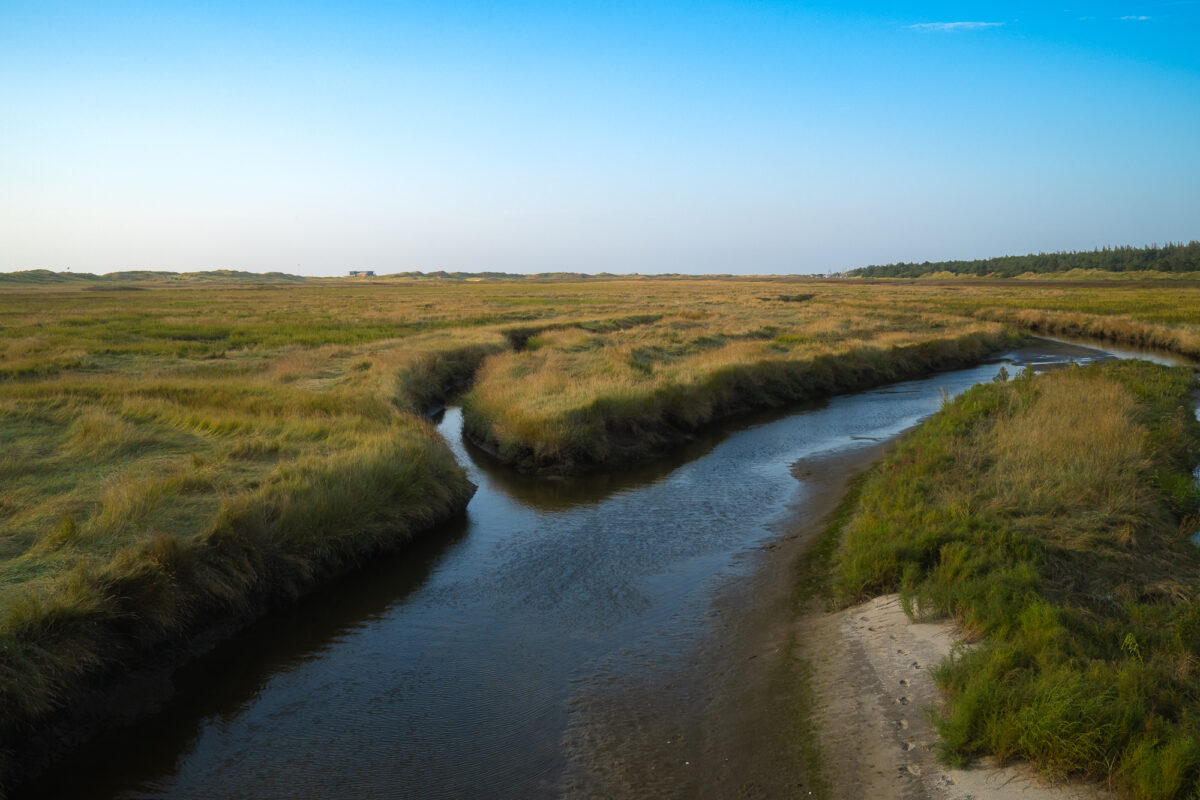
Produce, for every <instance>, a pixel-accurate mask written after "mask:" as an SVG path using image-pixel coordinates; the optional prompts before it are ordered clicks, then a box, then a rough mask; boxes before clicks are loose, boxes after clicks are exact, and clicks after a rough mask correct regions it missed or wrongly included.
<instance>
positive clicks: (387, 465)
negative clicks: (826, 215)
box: [0, 273, 1195, 786]
mask: <svg viewBox="0 0 1200 800" xmlns="http://www.w3.org/2000/svg"><path fill="white" fill-rule="evenodd" d="M0 285H2V287H3V288H2V289H0V482H2V485H3V492H2V493H0V747H3V748H5V749H7V750H9V751H10V754H13V755H14V759H13V760H10V761H9V762H8V764H7V765H6V766H4V767H3V769H4V771H3V772H2V773H0V786H2V785H3V784H4V783H5V782H6V781H8V780H10V779H11V776H12V775H14V774H19V773H20V772H21V771H22V764H21V762H20V760H19V759H18V755H19V754H22V753H23V752H25V751H23V749H22V748H26V750H29V749H31V748H32V747H33V746H32V745H30V744H29V742H32V741H39V742H44V741H45V740H44V739H38V738H37V737H36V736H35V735H34V734H37V733H39V732H44V731H45V729H46V725H47V724H48V722H49V721H52V720H58V719H60V718H61V717H63V715H67V716H69V714H70V712H71V710H72V709H73V708H75V707H76V706H77V705H78V704H79V703H80V701H81V700H83V699H86V698H87V697H88V696H89V695H90V694H92V693H93V692H95V691H96V690H97V689H99V688H102V687H103V686H104V685H105V684H106V681H109V680H110V679H112V678H113V677H115V676H119V675H120V674H122V673H123V672H124V671H126V670H128V669H129V668H131V667H132V666H135V665H137V664H138V663H140V660H141V659H143V657H145V656H146V654H147V653H148V652H150V651H152V650H155V649H156V648H159V649H161V648H167V649H169V648H172V647H186V643H187V641H188V640H189V637H191V636H193V635H194V634H195V632H196V631H199V630H202V629H204V628H206V627H211V626H213V625H219V624H220V623H221V622H222V621H225V620H229V619H233V618H241V617H246V616H252V615H253V614H254V613H256V612H257V611H258V610H261V608H263V607H264V606H265V605H266V604H268V603H271V602H278V601H280V600H286V599H287V598H289V597H292V596H294V595H295V594H296V593H298V592H302V591H305V590H307V589H308V588H309V587H311V586H313V585H315V583H317V582H319V581H320V580H321V579H322V578H323V577H324V576H326V575H328V574H331V573H332V572H336V571H339V570H341V569H344V568H346V567H348V566H350V565H352V564H353V563H355V562H357V561H358V560H361V559H364V558H368V557H370V555H371V554H372V553H374V552H376V551H377V550H379V549H385V548H392V547H395V546H397V545H398V544H399V543H401V542H402V541H404V540H405V539H406V538H408V537H410V536H412V535H414V534H415V533H416V532H418V531H420V530H422V529H424V528H425V527H428V525H429V524H430V523H431V522H432V521H433V520H435V519H439V518H442V517H444V516H446V515H448V514H450V513H451V512H453V511H454V510H455V509H458V508H461V507H462V506H463V505H464V504H465V502H466V499H467V497H468V496H469V493H470V490H471V489H470V486H469V485H468V483H467V481H466V479H465V476H464V475H463V473H462V471H461V470H460V469H459V468H458V467H457V466H456V465H455V464H454V463H453V459H452V458H451V456H450V453H449V451H448V449H447V448H446V447H445V445H444V443H443V442H442V441H441V440H440V439H439V438H438V437H437V436H435V435H434V434H433V433H432V432H431V430H430V428H429V426H428V425H427V424H426V423H425V422H424V421H423V419H422V415H423V412H425V411H427V410H428V409H429V408H430V407H431V406H434V405H436V404H438V403H440V402H442V401H443V400H444V398H445V394H446V392H447V390H449V389H452V388H455V387H462V386H465V385H466V384H467V383H469V382H470V381H471V379H472V376H475V382H474V385H473V388H472V390H471V391H470V393H469V394H468V396H467V401H466V412H467V419H468V425H469V426H470V429H471V430H472V432H473V433H474V434H475V435H476V436H477V438H479V439H481V440H483V441H485V442H490V443H492V444H493V445H494V446H496V447H497V449H499V450H500V451H502V452H503V454H504V455H505V456H506V457H507V458H508V459H509V460H510V461H511V462H514V463H518V464H523V465H532V466H547V465H550V466H552V467H554V468H557V469H569V468H573V467H578V466H587V465H595V464H603V463H613V462H614V461H615V460H619V459H621V458H625V457H632V456H639V455H645V454H649V453H653V452H656V451H657V450H658V449H660V448H662V447H664V446H666V445H668V444H670V443H672V442H674V441H676V440H678V439H679V438H681V437H683V436H686V435H687V432H688V431H691V430H693V429H695V428H696V427H698V426H701V425H703V424H705V423H706V422H708V421H710V420H712V419H715V418H716V417H719V416H723V415H727V414H731V413H736V412H738V411H740V410H747V409H749V408H754V407H762V406H769V405H779V404H783V403H788V402H794V401H796V400H801V399H805V398H809V397H815V396H820V395H825V394H829V393H832V392H835V391H840V390H846V389H853V388H858V387H861V386H866V385H872V384H877V383H881V382H885V381H888V380H894V379H896V378H900V377H904V376H906V375H911V374H916V373H919V372H927V371H930V370H934V369H940V368H945V367H949V366H954V365H956V364H959V363H963V362H965V361H970V360H973V359H976V358H978V357H980V356H981V355H982V354H983V353H984V352H986V351H988V350H991V349H994V348H996V347H999V346H1001V345H1003V344H1004V343H1006V342H1010V341H1012V337H1011V334H1007V333H1005V332H1004V331H1003V330H1002V328H1003V325H1002V324H1001V323H999V322H994V321H989V320H984V319H981V318H974V317H972V316H971V315H972V314H974V313H975V312H977V311H979V310H980V309H982V308H985V307H986V308H992V307H1004V308H1009V307H1017V306H1020V304H1021V303H1026V302H1033V301H1034V300H1037V298H1044V297H1048V296H1051V295H1053V294H1054V292H1058V291H1060V290H1059V289H1048V288H1047V287H1044V286H1038V287H1033V288H1025V289H1022V290H1020V291H1016V290H1014V291H1016V294H1013V293H1011V292H1010V291H1009V289H1003V290H1002V289H997V288H994V287H993V288H986V289H985V288H979V287H974V286H971V287H969V288H967V289H965V290H963V291H962V292H961V293H959V294H954V293H951V292H947V291H945V290H944V289H942V288H939V287H936V286H933V285H931V284H927V283H922V284H919V285H918V283H917V282H910V283H908V284H900V283H897V284H895V285H893V284H887V285H883V286H880V285H877V284H870V283H863V282H856V281H845V282H832V281H811V280H788V279H775V280H765V279H754V280H732V279H730V280H699V279H697V280H661V281H656V280H646V279H641V278H638V279H629V280H617V279H613V280H602V281H601V280H595V281H582V282H569V281H532V280H530V281H505V280H499V281H487V282H480V283H468V282H462V281H441V280H435V279H429V278H428V277H425V278H421V279H411V280H410V279H388V280H379V281H369V282H358V281H337V280H299V279H294V278H289V277H288V276H280V275H275V276H247V275H237V274H215V273H212V274H205V275H196V276H184V275H176V276H166V277H164V276H161V275H157V274H153V273H136V274H127V275H121V276H116V277H106V278H103V279H98V278H95V276H69V277H67V278H64V276H61V275H54V274H51V273H28V274H25V275H18V276H11V275H10V276H0ZM1022 291H1023V292H1025V293H1024V294H1021V292H1022ZM1086 291H1087V292H1091V293H1092V294H1091V295H1088V296H1089V297H1091V298H1092V300H1091V302H1094V303H1098V302H1101V300H1100V299H1097V297H1098V296H1099V295H1097V294H1096V290H1094V289H1088V290H1086ZM1113 291H1114V292H1116V293H1118V294H1119V295H1120V297H1116V296H1115V295H1114V297H1115V299H1112V298H1110V300H1111V302H1121V299H1122V298H1125V297H1127V295H1126V294H1121V293H1123V292H1126V291H1127V290H1126V288H1119V289H1114V290H1113ZM1130 291H1132V290H1130ZM1137 291H1138V292H1141V293H1142V294H1141V295H1139V297H1141V298H1142V299H1143V302H1144V305H1145V306H1146V307H1147V308H1150V307H1151V306H1153V308H1154V309H1157V311H1155V313H1156V314H1158V315H1159V317H1163V316H1168V315H1169V312H1168V310H1167V309H1168V307H1169V305H1170V303H1171V302H1172V298H1175V297H1176V296H1177V294H1178V292H1179V291H1180V289H1178V288H1176V287H1174V286H1172V287H1170V288H1169V289H1160V290H1157V292H1158V293H1157V294H1155V290H1147V289H1145V288H1139V289H1137ZM1101 299H1103V298H1101ZM1063 302H1064V303H1068V304H1069V303H1070V302H1072V300H1071V299H1070V298H1067V299H1065V300H1063ZM1104 302H1109V300H1104ZM1039 307H1040V306H1039ZM1086 310H1087V312H1088V313H1095V314H1107V313H1109V309H1108V308H1107V307H1104V308H1095V307H1088V308H1087V309H1086ZM1145 321H1149V322H1154V323H1156V324H1169V325H1172V324H1193V323H1194V322H1195V320H1192V321H1191V322H1188V321H1183V322H1175V321H1172V320H1167V319H1161V318H1155V319H1150V318H1146V320H1145ZM1014 324H1021V323H1020V322H1019V321H1015V322H1014ZM1160 478H1161V483H1162V485H1163V486H1167V485H1174V484H1171V481H1172V480H1174V478H1173V477H1172V475H1170V474H1166V473H1164V475H1163V476H1160ZM1180 492H1183V493H1184V494H1186V486H1184V487H1183V488H1182V489H1181V488H1179V487H1178V486H1176V493H1177V494H1178V493H1180ZM1181 496H1182V495H1181ZM1139 530H1140V529H1136V527H1130V528H1129V531H1130V533H1129V534H1128V535H1129V536H1130V537H1132V540H1137V538H1138V536H1139V535H1140V533H1139ZM56 724H57V723H56Z"/></svg>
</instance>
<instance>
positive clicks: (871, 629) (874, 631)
mask: <svg viewBox="0 0 1200 800" xmlns="http://www.w3.org/2000/svg"><path fill="white" fill-rule="evenodd" d="M867 630H869V631H870V632H871V633H879V628H875V627H869V628H867Z"/></svg>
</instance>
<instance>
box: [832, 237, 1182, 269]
mask: <svg viewBox="0 0 1200 800" xmlns="http://www.w3.org/2000/svg"><path fill="white" fill-rule="evenodd" d="M1072 269H1096V270H1106V271H1109V272H1138V271H1144V270H1157V271H1159V272H1196V271H1200V242H1198V241H1191V242H1188V243H1187V244H1184V243H1182V242H1179V243H1171V244H1166V245H1163V246H1162V247H1159V246H1158V245H1156V244H1152V245H1150V246H1149V247H1129V246H1124V247H1104V248H1100V249H1096V250H1072V251H1070V252H1061V253H1038V254H1036V255H1033V254H1031V255H1025V256H1001V257H999V258H985V259H977V260H975V261H925V262H922V263H920V264H917V263H901V264H885V265H872V266H869V267H860V268H858V269H854V270H850V271H849V272H847V273H846V275H847V276H849V277H854V278H916V277H918V276H920V275H927V274H929V273H931V272H953V273H957V274H960V275H993V276H997V277H1004V278H1011V277H1013V276H1015V275H1021V274H1023V273H1026V272H1066V271H1068V270H1072Z"/></svg>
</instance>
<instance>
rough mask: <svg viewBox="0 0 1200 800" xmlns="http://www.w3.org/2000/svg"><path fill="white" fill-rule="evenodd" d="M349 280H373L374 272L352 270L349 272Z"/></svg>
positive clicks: (371, 270)
mask: <svg viewBox="0 0 1200 800" xmlns="http://www.w3.org/2000/svg"><path fill="white" fill-rule="evenodd" d="M350 277H351V278H374V277H375V270H373V269H352V270H350Z"/></svg>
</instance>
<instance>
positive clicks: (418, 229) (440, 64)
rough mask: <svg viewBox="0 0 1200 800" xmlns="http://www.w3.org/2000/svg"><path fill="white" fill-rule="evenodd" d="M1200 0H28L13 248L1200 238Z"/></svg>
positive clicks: (18, 81) (544, 251)
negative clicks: (1073, 3)
mask: <svg viewBox="0 0 1200 800" xmlns="http://www.w3.org/2000/svg"><path fill="white" fill-rule="evenodd" d="M1198 23H1200V2H1195V1H1189V0H1183V1H1181V2H1150V3H1139V2H1123V3H1117V2H1098V3H1089V4H1086V5H1085V6H1081V7H1077V8H1068V9H1062V8H1046V7H1045V6H1043V5H1041V4H1032V3H1021V4H994V3H969V4H961V3H960V4H954V5H953V6H951V5H950V4H945V3H903V4H895V3H891V4H883V3H871V2H859V3H851V4H831V3H815V4H805V6H804V7H803V8H799V7H797V6H796V5H795V4H790V3H780V2H743V3H688V4H683V3H639V4H634V3H615V4H613V3H603V4H601V3H580V4H571V5H570V7H565V6H561V5H555V4H549V3H537V2H527V3H513V4H503V5H502V6H501V5H498V4H486V3H464V2H454V3H403V4H385V3H370V2H358V3H339V4H336V5H334V4H328V3H307V4H302V5H290V4H283V3H251V4H242V3H238V4H235V3H219V2H218V3H210V4H204V5H202V6H192V5H183V4H154V3H137V2H131V3H117V4H106V5H105V7H104V8H99V7H97V6H96V5H93V4H82V3H55V2H45V3H28V2H14V3H7V4H5V5H4V6H3V8H0V76H2V80H0V104H2V106H3V107H4V108H5V110H6V113H5V124H4V125H3V126H0V184H2V185H3V187H4V188H3V190H2V191H0V220H2V221H0V270H4V271H12V270H23V269H54V270H64V269H68V268H69V269H71V270H72V271H86V272H97V273H99V272H110V271H115V270H137V269H167V270H178V271H188V270H198V269H239V270H250V271H258V272H265V271H282V272H289V273H294V274H301V275H332V274H341V273H343V272H344V271H345V270H348V269H371V270H375V271H377V272H380V273H387V272H402V271H409V270H423V271H434V270H447V271H464V272H477V271H502V272H550V271H567V272H605V271H606V272H618V273H625V272H643V273H662V272H690V273H705V272H722V273H735V274H745V273H793V272H830V271H840V270H844V269H850V268H853V267H858V266H864V265H867V264H882V263H889V262H896V261H925V260H931V261H937V260H943V259H951V258H964V259H969V258H984V257H990V256H999V255H1005V254H1018V253H1028V252H1038V251H1053V250H1072V249H1092V248H1094V247H1098V246H1104V245H1120V244H1133V245H1142V244H1147V243H1151V242H1159V243H1163V242H1168V241H1187V240H1191V239H1196V238H1200V233H1198V232H1197V224H1196V221H1197V218H1198V217H1197V211H1198V210H1200V148H1197V147H1196V145H1195V136H1196V133H1195V132H1196V131H1197V130H1200V52H1198V51H1197V49H1196V48H1195V47H1194V41H1195V36H1196V34H1197V30H1198V27H1200V26H1198Z"/></svg>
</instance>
